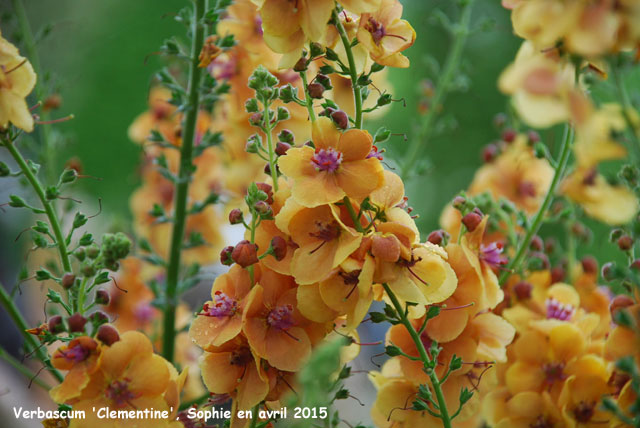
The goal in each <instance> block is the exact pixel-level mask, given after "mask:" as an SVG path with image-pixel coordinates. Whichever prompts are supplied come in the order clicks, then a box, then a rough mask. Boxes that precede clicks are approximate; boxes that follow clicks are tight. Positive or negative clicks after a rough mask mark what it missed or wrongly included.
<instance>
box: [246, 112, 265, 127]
mask: <svg viewBox="0 0 640 428" xmlns="http://www.w3.org/2000/svg"><path fill="white" fill-rule="evenodd" d="M262 117H263V116H262V113H253V114H252V115H251V116H249V123H250V124H252V125H253V126H258V125H260V124H261V123H262Z"/></svg>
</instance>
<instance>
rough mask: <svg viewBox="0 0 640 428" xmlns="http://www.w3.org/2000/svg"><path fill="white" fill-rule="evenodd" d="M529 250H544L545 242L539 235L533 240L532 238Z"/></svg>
mask: <svg viewBox="0 0 640 428" xmlns="http://www.w3.org/2000/svg"><path fill="white" fill-rule="evenodd" d="M529 248H531V249H532V250H533V251H542V250H543V249H544V241H543V240H542V238H541V237H539V236H538V235H534V236H533V238H531V243H530V244H529Z"/></svg>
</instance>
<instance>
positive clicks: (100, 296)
mask: <svg viewBox="0 0 640 428" xmlns="http://www.w3.org/2000/svg"><path fill="white" fill-rule="evenodd" d="M110 300H111V296H109V292H108V291H107V290H105V289H102V288H101V289H99V290H98V291H96V303H97V304H98V305H108V304H109V301H110Z"/></svg>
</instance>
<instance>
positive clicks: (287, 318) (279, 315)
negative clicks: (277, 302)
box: [267, 305, 294, 330]
mask: <svg viewBox="0 0 640 428" xmlns="http://www.w3.org/2000/svg"><path fill="white" fill-rule="evenodd" d="M292 314H293V306H291V305H283V306H276V307H275V308H274V309H272V310H271V312H269V315H268V316H267V323H268V324H269V325H270V326H271V327H274V328H277V329H279V330H288V329H289V328H291V327H292V326H293V324H294V322H293V316H292Z"/></svg>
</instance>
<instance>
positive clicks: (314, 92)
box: [307, 82, 325, 99]
mask: <svg viewBox="0 0 640 428" xmlns="http://www.w3.org/2000/svg"><path fill="white" fill-rule="evenodd" d="M307 89H308V90H309V96H310V97H311V98H315V99H321V98H323V94H324V91H325V88H324V86H322V85H321V84H320V83H317V82H314V83H310V84H309V86H307Z"/></svg>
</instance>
